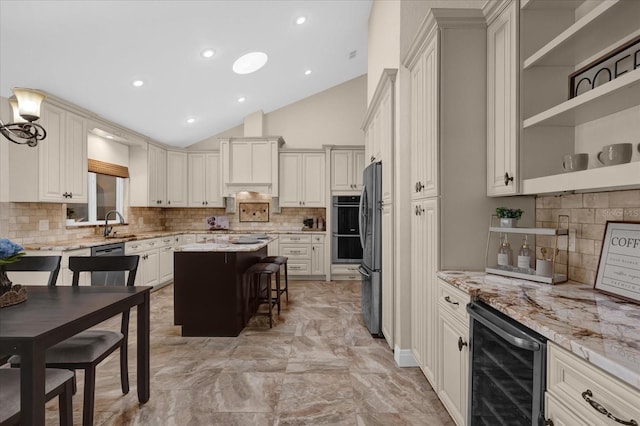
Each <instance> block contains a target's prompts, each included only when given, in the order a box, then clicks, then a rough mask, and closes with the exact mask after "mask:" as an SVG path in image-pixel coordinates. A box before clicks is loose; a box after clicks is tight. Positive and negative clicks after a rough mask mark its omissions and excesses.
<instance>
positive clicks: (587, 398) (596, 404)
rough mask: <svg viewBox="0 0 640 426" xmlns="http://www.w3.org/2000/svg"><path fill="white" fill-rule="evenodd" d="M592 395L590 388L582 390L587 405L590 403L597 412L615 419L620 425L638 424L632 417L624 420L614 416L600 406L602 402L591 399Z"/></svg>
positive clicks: (630, 425)
mask: <svg viewBox="0 0 640 426" xmlns="http://www.w3.org/2000/svg"><path fill="white" fill-rule="evenodd" d="M592 397H593V393H592V392H591V390H590V389H587V390H586V391H584V392H582V398H583V399H584V400H585V401H587V402H588V403H589V405H591V406H592V407H593V409H594V410H596V411H597V412H599V413H600V414H603V415H605V416H607V417H609V418H610V419H611V420H615V421H616V422H617V423H620V424H622V425H626V426H638V422H636V421H635V420H633V419H631V420H629V421H628V422H627V421H625V420H622V419H619V418H617V417H616V416H614V415H613V414H611V413H610V412H609V411H608V410H607V409H606V408H604V407H603V406H602V404H600V403H599V402H596V401H595V400H593V399H591V398H592Z"/></svg>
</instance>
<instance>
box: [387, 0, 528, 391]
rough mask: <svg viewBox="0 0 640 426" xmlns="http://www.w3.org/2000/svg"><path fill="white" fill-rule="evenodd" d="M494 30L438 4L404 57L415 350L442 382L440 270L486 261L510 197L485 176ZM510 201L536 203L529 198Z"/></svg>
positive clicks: (473, 15) (433, 378)
mask: <svg viewBox="0 0 640 426" xmlns="http://www.w3.org/2000/svg"><path fill="white" fill-rule="evenodd" d="M486 31H487V29H486V23H485V18H484V15H483V14H482V12H481V11H479V10H469V9H432V10H431V11H430V12H429V14H428V15H427V16H426V18H425V20H424V21H423V23H422V25H421V26H420V28H419V30H418V34H417V36H416V38H415V39H414V40H413V42H412V43H411V45H410V47H409V50H408V53H407V56H406V57H405V58H404V59H403V64H404V65H405V66H406V67H407V69H408V71H409V74H410V80H409V82H410V84H411V87H410V93H411V95H410V97H411V99H410V103H409V104H410V106H411V111H410V117H411V131H410V147H411V157H412V163H411V176H412V177H413V179H412V180H411V181H410V184H411V191H412V201H411V212H410V215H411V289H412V290H411V351H412V353H413V355H414V358H415V360H416V362H417V363H418V365H419V366H420V367H421V368H422V371H423V372H424V374H425V376H426V377H427V379H428V380H429V381H430V382H431V384H432V385H433V388H434V389H438V385H439V384H438V374H437V373H438V368H439V367H438V364H437V362H436V361H437V354H436V348H437V347H438V345H437V335H438V333H437V330H438V317H437V311H438V297H437V282H438V280H437V276H436V272H437V271H438V270H446V269H458V268H466V269H469V268H472V269H482V268H484V263H485V249H486V242H487V240H486V238H487V236H486V233H485V232H483V229H486V226H487V224H486V219H487V218H488V217H490V216H491V214H492V213H495V208H496V207H497V206H498V205H499V203H500V202H504V201H502V200H500V199H494V198H488V197H487V196H486V193H487V186H486V182H485V180H484V179H477V177H478V176H485V173H486V162H485V159H486V149H487V145H486V139H485V136H486V133H485V131H486V120H487V118H486V114H485V112H486V90H485V86H486V37H487V35H486ZM468 176H476V178H468ZM509 203H510V207H515V206H512V205H511V204H514V205H515V204H518V207H520V208H523V209H524V210H526V211H532V210H533V209H534V206H533V200H530V199H528V198H524V199H516V200H513V201H512V200H509ZM470 211H473V212H474V214H472V215H470V214H469V213H468V212H470ZM394 220H396V221H397V220H398V218H395V219H394ZM531 220H532V218H531ZM525 226H529V224H527V225H525Z"/></svg>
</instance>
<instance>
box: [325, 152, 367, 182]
mask: <svg viewBox="0 0 640 426" xmlns="http://www.w3.org/2000/svg"><path fill="white" fill-rule="evenodd" d="M364 152H365V151H364V149H333V150H331V190H332V191H340V192H355V191H362V172H363V170H364V168H365V153H364Z"/></svg>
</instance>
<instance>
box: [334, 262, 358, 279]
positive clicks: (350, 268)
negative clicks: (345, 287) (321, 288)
mask: <svg viewBox="0 0 640 426" xmlns="http://www.w3.org/2000/svg"><path fill="white" fill-rule="evenodd" d="M359 267H360V264H359V263H337V264H336V263H334V264H332V265H331V279H332V280H334V281H341V280H349V281H353V280H359V279H362V277H361V276H360V272H359V271H358V268H359Z"/></svg>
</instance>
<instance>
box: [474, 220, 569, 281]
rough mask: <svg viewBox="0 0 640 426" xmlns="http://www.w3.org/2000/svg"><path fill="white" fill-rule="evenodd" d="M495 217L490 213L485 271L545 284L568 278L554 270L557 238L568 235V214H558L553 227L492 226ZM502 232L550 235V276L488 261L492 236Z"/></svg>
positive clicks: (515, 254)
mask: <svg viewBox="0 0 640 426" xmlns="http://www.w3.org/2000/svg"><path fill="white" fill-rule="evenodd" d="M496 219H497V216H496V215H492V216H491V219H490V222H489V234H488V236H487V250H486V254H485V265H486V266H485V272H487V273H490V274H495V275H503V276H506V277H512V278H520V279H525V280H530V281H536V282H540V283H545V284H559V283H563V282H565V281H567V280H568V277H567V274H563V273H557V272H556V266H557V258H558V254H559V251H560V250H559V248H558V238H559V237H560V236H567V237H568V236H569V216H566V215H559V216H558V220H557V226H556V227H555V228H505V227H501V226H494V224H493V223H494V221H495V220H496ZM561 222H562V224H563V225H564V224H565V223H566V226H563V227H560V226H561ZM502 234H520V235H534V236H535V235H546V236H550V237H553V243H554V244H553V247H552V248H551V271H552V273H551V276H545V275H536V272H535V270H534V269H529V270H524V269H521V268H518V267H517V266H510V267H504V266H498V265H496V264H494V262H490V261H489V253H490V247H492V246H491V243H492V242H494V243H495V241H494V238H492V237H493V236H495V235H497V236H498V237H501V235H502ZM495 246H497V244H494V247H495ZM535 246H536V244H534V245H533V247H534V248H533V249H532V251H533V252H534V255H535V251H536V250H535ZM568 246H569V245H568V241H567V245H566V248H565V249H564V251H565V253H566V258H567V272H568V271H569V256H568V250H569V247H568ZM513 251H514V258H515V257H516V256H517V251H516V250H513Z"/></svg>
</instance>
